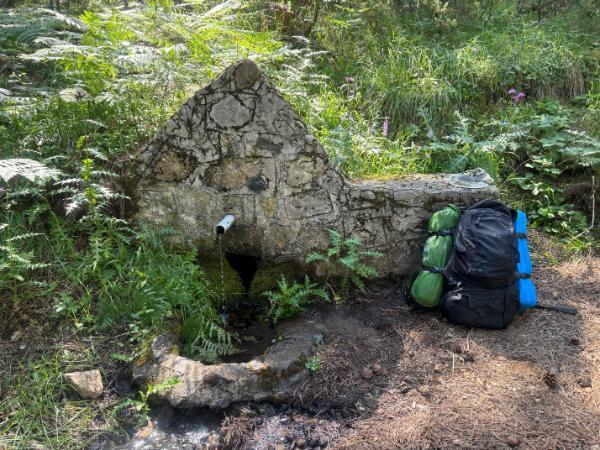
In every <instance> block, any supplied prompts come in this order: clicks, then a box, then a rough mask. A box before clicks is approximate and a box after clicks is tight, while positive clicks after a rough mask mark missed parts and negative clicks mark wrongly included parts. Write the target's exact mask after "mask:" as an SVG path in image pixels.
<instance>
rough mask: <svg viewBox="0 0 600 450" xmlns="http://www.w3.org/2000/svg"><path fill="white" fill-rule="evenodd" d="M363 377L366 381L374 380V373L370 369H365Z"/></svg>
mask: <svg viewBox="0 0 600 450" xmlns="http://www.w3.org/2000/svg"><path fill="white" fill-rule="evenodd" d="M361 376H362V377H363V378H364V379H365V380H367V381H368V380H370V379H372V378H373V371H372V370H371V369H369V368H368V367H365V368H364V369H363V371H362V374H361Z"/></svg>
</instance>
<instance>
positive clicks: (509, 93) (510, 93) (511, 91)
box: [507, 88, 517, 97]
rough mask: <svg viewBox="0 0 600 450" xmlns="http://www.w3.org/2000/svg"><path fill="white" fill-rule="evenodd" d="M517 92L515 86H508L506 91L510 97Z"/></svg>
mask: <svg viewBox="0 0 600 450" xmlns="http://www.w3.org/2000/svg"><path fill="white" fill-rule="evenodd" d="M516 93H517V90H516V89H515V88H510V89H509V90H508V92H507V94H508V95H510V96H511V97H512V96H514V95H515V94H516Z"/></svg>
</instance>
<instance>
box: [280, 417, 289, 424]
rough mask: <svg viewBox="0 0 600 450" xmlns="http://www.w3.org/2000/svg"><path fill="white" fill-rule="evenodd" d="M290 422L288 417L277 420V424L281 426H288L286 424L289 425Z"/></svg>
mask: <svg viewBox="0 0 600 450" xmlns="http://www.w3.org/2000/svg"><path fill="white" fill-rule="evenodd" d="M290 422H291V420H290V418H289V417H282V418H281V419H279V423H280V424H281V425H287V424H288V423H290Z"/></svg>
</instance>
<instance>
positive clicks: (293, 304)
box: [263, 275, 329, 323]
mask: <svg viewBox="0 0 600 450" xmlns="http://www.w3.org/2000/svg"><path fill="white" fill-rule="evenodd" d="M277 285H278V288H279V289H278V290H277V291H266V292H264V293H263V295H264V296H265V297H267V299H268V300H269V308H268V310H267V317H269V318H270V319H271V320H272V321H273V323H277V322H279V321H280V320H281V319H288V318H290V317H293V316H295V315H297V314H299V313H301V312H302V311H304V308H306V307H307V306H308V305H310V304H311V303H312V302H313V300H314V299H315V298H318V299H321V300H322V301H329V296H328V295H327V292H326V291H325V290H324V289H322V288H320V287H319V286H318V285H317V284H315V283H313V282H311V281H310V278H309V277H308V275H306V276H305V277H304V283H299V282H293V283H291V284H290V283H289V282H288V281H287V279H286V278H285V276H284V275H281V278H280V280H279V281H278V283H277Z"/></svg>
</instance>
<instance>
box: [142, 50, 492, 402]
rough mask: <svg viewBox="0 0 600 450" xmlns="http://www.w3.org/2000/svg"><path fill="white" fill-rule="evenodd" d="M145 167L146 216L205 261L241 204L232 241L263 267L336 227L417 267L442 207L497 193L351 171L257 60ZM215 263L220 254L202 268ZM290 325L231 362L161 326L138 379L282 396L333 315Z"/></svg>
mask: <svg viewBox="0 0 600 450" xmlns="http://www.w3.org/2000/svg"><path fill="white" fill-rule="evenodd" d="M138 169H139V173H138V174H139V181H138V184H137V189H136V193H135V197H136V199H137V206H138V210H137V216H138V217H140V218H142V219H144V220H145V221H146V222H148V223H150V224H154V225H155V226H158V227H165V226H170V227H174V228H175V229H176V230H178V231H179V232H180V233H179V234H178V236H179V239H180V240H182V241H184V240H189V241H191V243H192V244H193V245H196V246H197V247H198V250H199V255H200V257H201V258H202V259H203V260H204V261H206V260H207V259H208V260H210V259H217V258H218V256H219V250H218V247H217V242H216V236H215V232H214V227H215V225H216V224H217V223H218V222H219V221H220V220H221V219H222V218H223V216H225V215H226V214H233V215H235V217H236V220H235V224H234V225H233V227H232V228H231V229H230V231H228V233H227V234H226V235H225V240H224V242H223V244H224V250H225V251H226V252H228V253H230V254H236V255H246V256H247V257H254V258H256V260H259V261H260V263H259V271H258V273H257V276H258V275H259V274H260V272H261V270H262V271H266V270H268V268H275V269H276V270H279V269H278V268H281V267H283V266H286V265H288V264H291V265H292V266H298V265H300V266H302V265H303V263H304V258H305V256H306V255H307V254H308V253H310V252H312V251H315V250H324V249H325V248H327V246H328V245H329V237H328V232H327V230H328V229H337V230H340V231H342V232H343V234H344V235H345V236H348V237H350V236H352V237H356V238H359V239H360V240H361V241H362V242H363V243H364V244H365V245H366V246H367V247H368V248H372V249H377V250H380V251H381V252H382V253H383V254H384V256H383V257H382V258H380V259H377V260H375V261H373V264H374V265H376V266H377V269H378V270H379V273H380V274H381V275H382V276H392V275H394V276H402V275H406V274H409V273H411V272H414V271H417V270H418V269H419V267H420V264H419V262H420V261H419V260H420V257H421V251H422V250H421V249H422V246H423V242H424V240H425V237H426V223H427V220H428V218H429V217H430V215H431V213H432V212H433V211H435V210H436V209H438V208H441V207H443V206H445V205H446V204H447V203H450V202H452V203H455V204H458V205H468V204H470V203H473V202H475V201H476V200H479V199H482V198H485V197H489V196H494V195H496V189H495V188H494V187H493V186H492V184H491V179H490V178H489V176H487V174H485V172H477V173H472V174H466V175H464V174H463V175H427V176H422V175H420V176H412V177H406V178H402V179H400V180H395V181H385V182H384V181H360V182H351V181H348V180H346V178H345V177H344V176H343V175H342V174H341V173H340V172H339V171H338V169H337V168H336V167H335V166H333V165H332V164H331V163H330V162H329V160H328V158H327V155H326V153H325V151H324V150H323V148H322V147H321V145H320V144H319V143H318V142H317V140H316V139H315V138H314V137H313V136H312V135H311V134H310V133H309V132H308V130H307V128H306V126H305V125H304V123H302V121H301V120H300V118H299V117H298V115H297V114H296V113H295V112H294V110H293V109H292V108H291V106H290V105H289V104H288V103H287V102H286V101H285V100H284V99H283V98H282V97H281V96H280V95H279V94H278V93H277V91H276V90H275V88H274V87H273V86H272V85H271V83H270V82H269V80H268V79H267V78H266V77H265V76H264V75H263V74H262V73H261V72H260V71H259V70H258V68H257V67H256V65H255V64H254V63H253V62H251V61H242V62H240V63H238V64H236V65H233V66H231V67H229V68H227V69H226V70H225V71H224V72H223V74H222V75H221V76H220V77H219V78H218V79H216V80H215V81H214V82H212V83H211V84H210V85H209V86H207V87H205V88H204V89H202V90H200V91H199V92H198V93H197V94H196V95H195V96H194V97H192V98H191V99H190V100H189V101H188V102H187V103H186V104H185V105H183V106H182V107H181V109H180V110H179V111H178V112H177V113H176V114H175V115H174V116H173V117H172V118H171V119H170V120H169V121H168V122H167V124H166V126H165V127H164V129H163V131H162V132H161V133H160V134H159V135H158V136H157V137H156V138H155V139H154V140H153V141H152V142H151V143H150V144H148V145H147V146H146V147H145V148H144V149H143V150H142V152H141V155H140V163H139V167H138ZM256 260H255V261H256ZM211 266H215V267H219V263H218V262H217V261H214V264H204V265H203V268H204V269H205V270H210V267H211ZM304 269H306V268H304ZM301 273H302V271H298V272H296V274H301ZM255 280H256V278H255ZM255 283H256V281H254V282H253V284H255ZM246 287H247V286H246ZM255 292H256V293H260V292H262V291H261V289H260V288H259V287H257V288H256V291H255ZM282 326H283V327H284V328H283V329H278V331H277V335H278V336H280V337H281V339H280V340H279V341H278V342H276V343H275V344H274V345H272V346H271V347H270V348H269V350H268V351H267V352H266V353H265V354H264V355H261V356H257V357H255V358H253V359H252V360H251V361H249V362H239V363H229V364H216V365H205V364H203V363H201V362H199V361H193V360H191V359H188V358H184V357H182V356H179V355H177V354H176V351H175V350H174V349H175V348H176V345H177V342H176V338H175V337H174V336H172V335H163V336H160V337H158V338H157V339H156V340H155V341H154V343H153V344H152V346H151V350H152V351H151V355H150V359H149V360H148V361H147V362H146V363H145V364H143V365H142V366H139V367H138V366H136V367H135V368H134V371H133V372H134V373H133V375H134V381H136V382H137V383H139V384H143V383H146V382H148V381H150V380H152V381H153V382H154V383H161V382H164V381H166V380H167V379H169V378H171V377H176V378H177V379H178V380H179V383H178V384H176V385H175V386H173V387H171V388H169V389H166V390H164V391H161V392H160V394H159V395H158V396H159V397H160V398H162V399H163V400H165V401H167V402H169V403H170V404H171V405H172V406H176V407H198V406H209V407H213V408H224V407H226V406H228V405H230V404H231V403H234V402H240V401H264V400H282V399H285V398H287V397H289V396H290V395H291V394H292V393H293V391H294V388H295V386H297V384H298V383H299V382H301V381H302V380H303V379H304V378H305V377H306V376H307V371H306V369H305V368H304V362H305V361H306V358H307V357H308V356H309V355H310V354H313V353H314V351H315V345H317V344H318V342H317V341H318V340H316V338H317V337H321V336H325V337H326V333H327V323H326V322H323V318H319V317H316V318H311V319H310V320H306V319H304V318H297V319H295V320H292V321H291V322H285V323H283V324H282Z"/></svg>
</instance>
